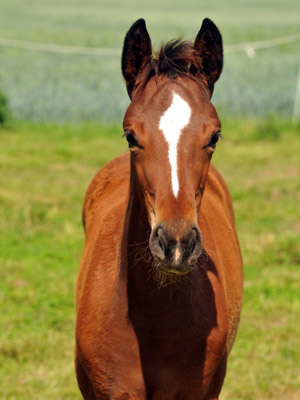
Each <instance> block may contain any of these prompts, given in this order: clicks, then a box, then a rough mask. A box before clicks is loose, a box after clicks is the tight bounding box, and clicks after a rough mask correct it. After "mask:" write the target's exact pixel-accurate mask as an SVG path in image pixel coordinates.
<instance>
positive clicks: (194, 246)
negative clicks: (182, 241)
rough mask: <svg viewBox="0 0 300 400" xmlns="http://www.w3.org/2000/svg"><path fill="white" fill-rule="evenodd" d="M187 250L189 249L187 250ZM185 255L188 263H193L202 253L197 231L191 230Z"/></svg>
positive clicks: (200, 240)
mask: <svg viewBox="0 0 300 400" xmlns="http://www.w3.org/2000/svg"><path fill="white" fill-rule="evenodd" d="M188 248H189V249H188ZM188 248H187V254H188V258H189V263H193V262H195V261H196V260H197V259H198V257H199V256H200V254H201V252H202V239H201V233H200V231H199V229H197V228H195V227H194V228H192V230H191V233H190V240H189V243H188Z"/></svg>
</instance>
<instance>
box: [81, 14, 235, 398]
mask: <svg viewBox="0 0 300 400" xmlns="http://www.w3.org/2000/svg"><path fill="white" fill-rule="evenodd" d="M132 35H133V36H134V37H132ZM137 35H140V36H141V37H140V38H139V39H141V38H142V40H136V36H137ZM145 38H146V39H145ZM126 40H127V47H128V43H129V44H130V45H129V48H130V49H132V43H131V42H130V40H135V41H136V42H137V43H142V47H143V49H144V52H145V54H146V58H147V57H148V56H147V54H148V53H149V52H150V51H151V46H150V45H149V39H148V37H147V32H146V31H145V27H144V24H143V23H142V22H141V21H138V23H136V24H135V25H134V26H133V27H132V28H131V31H129V32H128V34H127V37H126V39H125V45H124V47H125V48H126ZM143 40H144V41H145V40H146V45H145V43H143ZM128 41H129V42H128ZM137 53H138V52H137V51H136V50H135V54H137ZM138 54H141V52H139V53H138ZM125 56H126V54H125ZM125 56H124V52H123V74H124V76H125V79H126V82H127V87H128V92H129V94H130V97H131V98H132V103H131V105H130V107H129V108H128V110H127V112H126V115H125V118H124V130H125V135H127V140H128V142H129V147H130V149H131V155H129V154H126V155H122V156H120V157H118V158H116V159H115V160H113V161H111V162H110V163H108V164H107V165H106V166H104V167H103V168H102V169H101V170H100V171H99V173H98V174H97V175H96V176H95V178H94V179H93V181H92V182H91V184H90V186H89V189H88V191H87V194H86V197H85V201H84V206H83V220H84V227H85V235H86V240H85V246H84V252H83V257H82V261H81V266H80V270H79V275H78V280H77V287H76V307H77V325H76V372H77V379H78V383H79V387H80V389H81V392H82V394H83V396H84V398H85V399H90V400H92V399H114V400H116V399H118V400H119V399H136V400H139V399H141V400H142V399H143V400H144V399H153V400H173V399H178V400H180V399H190V400H192V399H203V400H205V399H206V400H209V399H210V400H212V399H217V398H218V396H219V393H220V390H221V387H222V384H223V380H224V376H225V372H226V364H227V356H228V353H229V351H230V349H231V346H232V344H233V341H234V338H235V335H236V330H237V326H238V321H239V316H240V310H241V299H242V268H241V265H242V262H241V255H240V250H239V244H238V240H237V236H236V232H235V227H234V217H233V210H232V204H231V199H230V195H229V192H228V190H227V187H226V185H225V183H224V181H223V179H222V177H221V176H220V174H219V173H218V172H217V171H216V169H215V168H214V167H213V166H212V165H210V164H209V161H210V157H211V155H212V151H213V148H214V146H215V140H217V139H216V132H217V130H218V129H219V120H218V118H217V115H216V112H215V110H214V108H213V106H212V105H211V103H210V101H209V98H210V97H209V95H208V94H209V90H208V89H207V87H209V85H208V86H207V87H206V88H205V85H204V84H203V81H202V80H199V81H198V80H194V79H189V78H188V77H186V76H178V77H176V80H174V81H172V80H170V79H169V78H168V77H166V76H165V75H164V74H162V76H157V77H156V79H155V77H152V76H151V74H150V75H149V76H148V77H147V78H146V84H145V85H142V84H141V82H142V80H145V76H141V75H139V72H138V68H137V65H136V64H134V63H136V60H138V58H137V57H135V58H134V57H132V54H131V58H130V54H129V57H128V58H129V59H131V60H132V59H133V60H135V61H128V62H127V63H126V62H124V58H126V57H125ZM128 63H129V64H130V68H131V70H132V69H134V68H133V65H134V66H135V67H136V68H135V69H136V71H135V72H134V74H135V79H136V80H135V82H134V83H133V82H132V79H131V78H130V76H129V75H128V74H129V72H128V70H127V72H126V68H127V67H126V65H128ZM139 63H140V64H141V65H142V66H143V67H145V65H146V64H145V65H143V63H141V62H140V61H139ZM124 65H125V66H124ZM141 65H140V68H141ZM143 71H145V69H143ZM139 80H140V81H139ZM198 110H202V112H201V113H199V112H198ZM199 114H200V116H199ZM199 130H200V131H201V137H200V136H199ZM176 135H177V136H176ZM211 135H212V136H211ZM174 138H175V139H174ZM193 138H194V140H193ZM206 143H208V145H207V144H206ZM179 147H180V149H183V150H180V151H179ZM199 154H200V155H202V156H201V157H200V156H199ZM153 166H156V168H154V170H153ZM157 166H160V167H161V168H158V167H157ZM204 187H205V191H204Z"/></svg>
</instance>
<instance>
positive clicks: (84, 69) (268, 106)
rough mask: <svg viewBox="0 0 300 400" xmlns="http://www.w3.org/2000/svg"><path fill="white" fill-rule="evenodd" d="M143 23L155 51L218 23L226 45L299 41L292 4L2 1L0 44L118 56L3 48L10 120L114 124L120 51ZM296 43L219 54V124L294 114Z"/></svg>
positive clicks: (122, 95) (298, 8)
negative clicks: (109, 51)
mask: <svg viewBox="0 0 300 400" xmlns="http://www.w3.org/2000/svg"><path fill="white" fill-rule="evenodd" d="M125 4H126V5H125ZM140 17H144V18H145V19H146V21H147V26H148V29H149V32H150V35H151V37H152V38H153V43H154V47H158V46H159V45H160V44H161V42H162V41H167V40H170V39H173V38H176V37H183V38H185V39H189V40H194V38H195V36H196V34H197V32H198V30H199V28H200V26H201V22H202V19H203V18H205V17H210V18H211V19H213V20H214V21H215V23H216V24H217V25H218V27H219V28H220V30H221V32H222V34H223V40H224V44H225V46H228V45H231V44H240V43H245V42H249V41H261V40H268V39H273V38H278V37H282V36H286V35H291V34H299V33H300V30H299V26H300V2H299V1H298V0H285V1H284V2H283V1H281V0H276V1H274V0H261V1H258V0H255V1H251V2H245V1H237V0H228V1H226V2H224V1H221V0H211V1H205V2H204V1H201V0H186V1H184V2H183V1H182V0H172V1H171V0H152V1H151V2H143V1H140V0H130V1H126V3H124V2H123V1H122V0H110V1H108V0H101V1H97V0H86V1H84V2H83V1H80V0H77V1H71V0H60V1H58V0H55V1H51V2H50V1H49V0H31V1H23V2H20V1H16V0H1V13H0V38H1V37H3V38H6V39H16V40H24V41H30V42H34V43H46V44H47V43H54V44H63V45H68V46H91V47H93V48H94V47H104V48H107V47H109V48H114V49H117V52H116V54H115V55H113V56H108V55H106V56H98V57H96V56H86V55H68V54H57V53H51V52H47V51H45V52H43V51H30V50H25V49H18V48H13V47H1V46H0V91H1V90H2V91H4V93H5V94H6V95H7V97H8V99H9V103H10V106H11V108H12V111H13V113H14V116H15V118H17V119H23V120H24V119H29V120H31V121H38V122H45V121H46V122H49V121H52V122H56V123H57V122H59V123H62V122H73V123H80V122H82V121H91V120H94V121H101V122H103V121H106V123H108V122H109V123H111V122H119V121H120V119H121V117H122V115H123V113H124V110H125V108H126V106H127V104H128V98H127V93H126V90H125V87H124V84H123V81H122V77H121V73H120V54H121V47H122V44H123V40H124V36H125V33H126V32H127V30H128V29H129V27H130V25H131V23H132V22H133V21H135V20H136V19H137V18H140ZM299 43H300V42H297V43H293V44H289V45H285V46H279V47H276V48H270V49H265V50H258V51H257V52H256V57H254V58H249V57H248V56H247V55H246V54H245V53H244V52H238V53H228V54H227V53H225V66H224V72H223V75H222V79H221V80H220V82H219V83H218V85H217V87H216V91H215V94H214V102H215V104H216V105H217V108H218V110H219V112H221V114H222V116H231V117H232V116H233V117H236V116H239V118H240V117H241V116H248V117H249V116H266V115H270V114H278V115H280V116H291V115H292V112H293V105H294V98H295V92H296V82H297V76H298V70H299Z"/></svg>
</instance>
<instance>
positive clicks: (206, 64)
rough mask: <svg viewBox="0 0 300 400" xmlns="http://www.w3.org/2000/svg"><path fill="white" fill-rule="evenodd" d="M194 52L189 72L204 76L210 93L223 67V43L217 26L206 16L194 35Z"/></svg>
mask: <svg viewBox="0 0 300 400" xmlns="http://www.w3.org/2000/svg"><path fill="white" fill-rule="evenodd" d="M194 52H195V64H192V65H191V69H190V70H191V73H193V74H194V75H197V74H200V75H202V76H204V78H205V80H206V81H207V83H208V86H209V89H210V91H211V94H212V93H213V90H214V84H215V82H216V81H217V80H218V79H219V76H220V75H221V72H222V68H223V44H222V36H221V34H220V32H219V30H218V28H217V27H216V25H215V24H214V23H213V22H212V21H211V20H210V19H208V18H205V19H204V20H203V22H202V26H201V29H200V31H199V33H198V35H197V36H196V39H195V42H194Z"/></svg>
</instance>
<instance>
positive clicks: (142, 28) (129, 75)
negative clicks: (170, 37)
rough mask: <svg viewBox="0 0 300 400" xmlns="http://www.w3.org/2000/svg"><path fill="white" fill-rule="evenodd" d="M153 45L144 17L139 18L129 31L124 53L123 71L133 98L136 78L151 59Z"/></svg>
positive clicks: (129, 92)
mask: <svg viewBox="0 0 300 400" xmlns="http://www.w3.org/2000/svg"><path fill="white" fill-rule="evenodd" d="M151 58H152V45H151V39H150V36H149V34H148V31H147V29H146V23H145V20H144V19H142V18H141V19H139V20H137V21H136V22H135V23H134V24H133V25H132V27H131V28H130V29H129V31H128V32H127V35H126V37H125V40H124V46H123V53H122V72H123V76H124V78H125V81H126V85H127V92H128V94H129V97H130V98H131V92H132V89H133V88H134V85H135V81H136V78H137V76H138V74H139V72H141V70H142V69H143V67H144V66H145V65H146V64H147V63H148V62H150V61H151Z"/></svg>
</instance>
